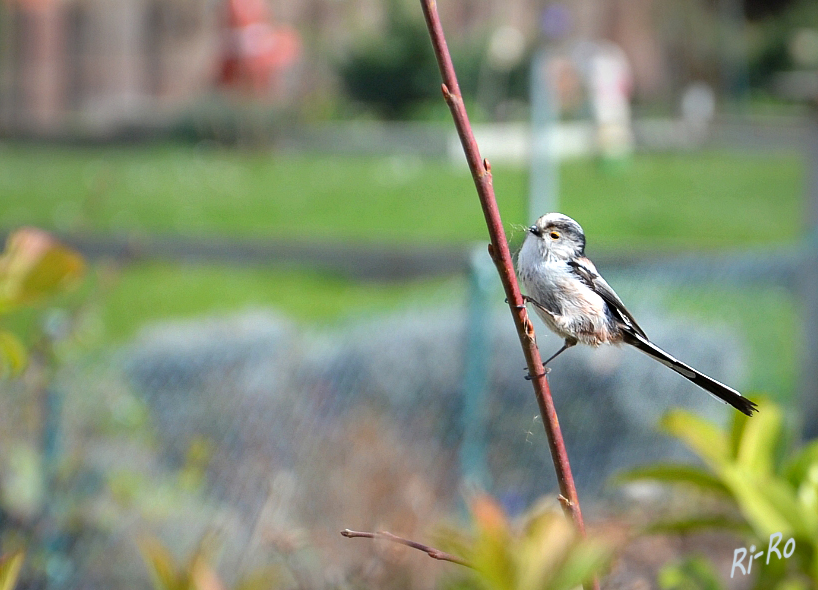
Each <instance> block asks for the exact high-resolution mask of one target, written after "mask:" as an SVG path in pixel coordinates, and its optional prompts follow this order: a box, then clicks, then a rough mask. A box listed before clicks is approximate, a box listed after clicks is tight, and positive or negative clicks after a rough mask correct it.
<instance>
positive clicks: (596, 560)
mask: <svg viewBox="0 0 818 590" xmlns="http://www.w3.org/2000/svg"><path fill="white" fill-rule="evenodd" d="M610 558H611V550H610V549H609V548H608V547H606V546H604V545H601V544H599V543H594V542H593V541H583V542H582V543H580V544H578V545H576V546H574V548H573V549H572V550H571V552H570V553H569V554H568V555H567V556H566V559H565V560H564V561H563V563H562V566H561V567H560V569H559V571H558V572H557V574H556V575H555V576H554V577H553V578H552V579H551V581H550V584H548V585H547V586H542V587H541V588H548V590H572V589H573V588H577V587H579V586H580V585H581V584H582V583H584V582H587V581H588V580H590V579H591V578H592V577H593V576H594V575H596V574H597V573H598V572H599V571H600V570H601V569H602V568H604V567H605V566H606V565H607V563H608V561H609V560H610Z"/></svg>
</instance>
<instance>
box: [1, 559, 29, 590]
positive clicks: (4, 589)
mask: <svg viewBox="0 0 818 590" xmlns="http://www.w3.org/2000/svg"><path fill="white" fill-rule="evenodd" d="M25 556H26V554H25V552H24V551H22V550H19V551H15V552H14V553H11V554H10V555H7V556H5V557H3V558H2V559H0V590H13V589H14V586H15V585H16V584H17V578H18V577H19V576H20V569H21V568H22V567H23V560H24V559H25Z"/></svg>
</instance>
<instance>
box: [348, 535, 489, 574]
mask: <svg viewBox="0 0 818 590" xmlns="http://www.w3.org/2000/svg"><path fill="white" fill-rule="evenodd" d="M341 535H342V536H344V537H346V538H347V539H355V538H360V539H386V540H387V541H392V542H393V543H398V544H400V545H406V546H407V547H411V548H412V549H417V550H418V551H423V552H424V553H425V554H426V555H428V556H429V557H431V558H432V559H437V560H439V561H450V562H452V563H456V564H458V565H463V566H466V567H473V566H472V564H470V563H469V562H468V561H466V560H465V559H463V558H462V557H458V556H457V555H452V554H451V553H446V552H445V551H441V550H440V549H435V548H434V547H429V546H428V545H424V544H423V543H418V542H417V541H411V540H409V539H404V538H403V537H399V536H397V535H393V534H392V533H389V532H386V531H377V532H375V533H369V532H364V531H351V530H349V529H344V530H342V531H341Z"/></svg>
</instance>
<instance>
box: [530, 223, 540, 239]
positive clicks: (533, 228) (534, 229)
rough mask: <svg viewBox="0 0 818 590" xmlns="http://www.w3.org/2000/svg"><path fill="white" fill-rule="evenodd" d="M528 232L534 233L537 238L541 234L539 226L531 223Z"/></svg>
mask: <svg viewBox="0 0 818 590" xmlns="http://www.w3.org/2000/svg"><path fill="white" fill-rule="evenodd" d="M528 232H529V233H532V234H534V235H535V236H537V237H538V238H539V237H540V236H542V232H541V231H540V228H538V227H537V226H536V225H532V226H531V227H529V228H528Z"/></svg>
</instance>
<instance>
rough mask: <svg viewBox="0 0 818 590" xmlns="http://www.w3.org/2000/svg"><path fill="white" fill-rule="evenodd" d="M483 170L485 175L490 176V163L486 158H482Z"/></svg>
mask: <svg viewBox="0 0 818 590" xmlns="http://www.w3.org/2000/svg"><path fill="white" fill-rule="evenodd" d="M483 168H485V169H486V172H487V173H489V174H491V163H490V162H489V160H488V158H483Z"/></svg>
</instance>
